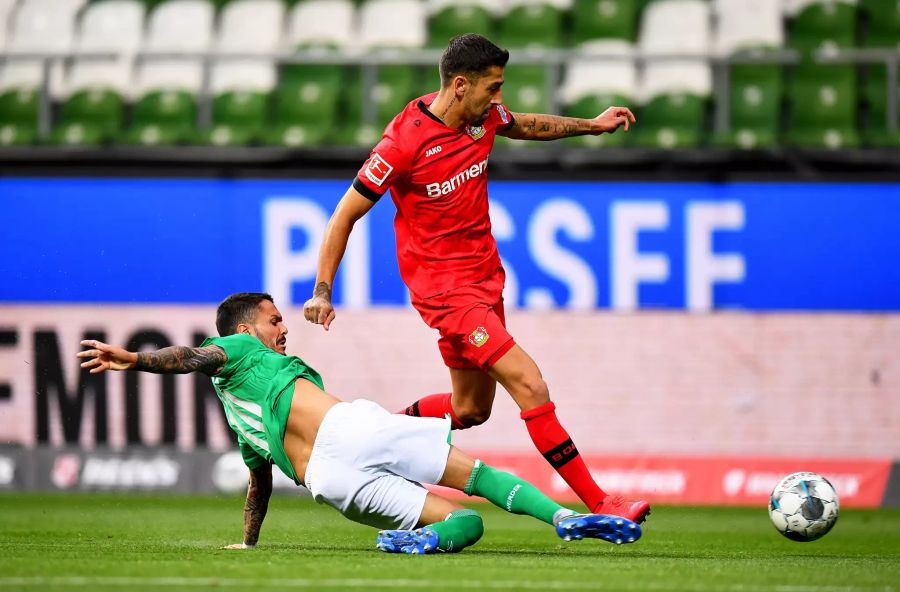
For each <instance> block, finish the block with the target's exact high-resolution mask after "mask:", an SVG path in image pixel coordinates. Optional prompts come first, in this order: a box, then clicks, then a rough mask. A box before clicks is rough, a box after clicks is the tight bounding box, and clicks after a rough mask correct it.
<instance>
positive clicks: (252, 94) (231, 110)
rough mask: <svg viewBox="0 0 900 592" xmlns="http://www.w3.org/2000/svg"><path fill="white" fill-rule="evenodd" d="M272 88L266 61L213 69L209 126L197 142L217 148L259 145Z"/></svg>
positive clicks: (272, 69) (232, 63) (272, 68)
mask: <svg viewBox="0 0 900 592" xmlns="http://www.w3.org/2000/svg"><path fill="white" fill-rule="evenodd" d="M274 86H275V66H274V65H273V64H270V63H268V62H267V61H263V62H259V61H256V60H252V61H247V62H241V61H227V62H221V63H218V64H216V65H215V66H213V69H212V73H211V77H210V92H211V94H212V96H213V97H214V99H213V105H212V126H211V127H210V129H209V130H205V131H203V132H201V133H200V134H198V136H197V141H198V142H199V143H202V144H213V145H217V146H224V145H237V144H251V143H254V142H258V141H260V140H261V138H262V135H263V130H264V128H265V126H266V124H267V122H268V108H267V106H268V100H269V93H270V92H271V90H272V88H273V87H274Z"/></svg>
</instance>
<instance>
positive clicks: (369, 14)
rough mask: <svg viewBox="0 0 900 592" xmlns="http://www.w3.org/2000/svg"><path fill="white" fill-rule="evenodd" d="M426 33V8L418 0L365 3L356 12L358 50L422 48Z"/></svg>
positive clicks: (380, 0)
mask: <svg viewBox="0 0 900 592" xmlns="http://www.w3.org/2000/svg"><path fill="white" fill-rule="evenodd" d="M426 29H427V18H426V15H425V6H424V4H423V3H422V2H419V0H367V1H366V2H364V3H363V4H362V6H360V9H359V36H358V46H359V47H360V48H362V49H371V48H376V47H388V48H404V49H415V48H419V47H424V46H425V41H426V37H427V31H426Z"/></svg>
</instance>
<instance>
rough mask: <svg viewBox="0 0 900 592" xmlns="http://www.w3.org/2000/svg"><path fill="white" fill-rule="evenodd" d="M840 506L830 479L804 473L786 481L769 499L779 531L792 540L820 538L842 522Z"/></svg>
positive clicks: (773, 522) (770, 509)
mask: <svg viewBox="0 0 900 592" xmlns="http://www.w3.org/2000/svg"><path fill="white" fill-rule="evenodd" d="M839 510H840V503H839V502H838V496H837V492H836V491H835V490H834V487H833V486H832V485H831V483H829V482H828V479H826V478H825V477H823V476H822V475H819V474H818V473H809V472H801V473H794V474H792V475H788V476H787V477H785V478H784V479H782V480H781V481H780V482H779V483H778V485H776V486H775V489H773V490H772V495H771V497H769V517H770V518H771V519H772V524H774V525H775V528H777V529H778V532H780V533H781V534H783V535H784V536H786V537H787V538H789V539H791V540H792V541H800V542H809V541H814V540H816V539H820V538H822V537H823V536H825V535H826V534H828V531H829V530H831V529H832V528H833V527H834V525H835V523H836V522H837V519H838V511H839Z"/></svg>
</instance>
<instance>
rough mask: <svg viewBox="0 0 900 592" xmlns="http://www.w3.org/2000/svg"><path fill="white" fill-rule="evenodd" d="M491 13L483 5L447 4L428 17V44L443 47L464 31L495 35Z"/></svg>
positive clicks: (486, 35)
mask: <svg viewBox="0 0 900 592" xmlns="http://www.w3.org/2000/svg"><path fill="white" fill-rule="evenodd" d="M493 29H494V27H493V19H492V17H491V13H490V12H488V11H487V9H485V8H484V7H482V6H475V5H471V4H459V5H456V6H447V7H445V8H443V9H441V10H439V11H437V12H436V13H434V14H433V15H431V17H430V18H429V19H428V46H429V47H437V48H443V47H446V46H447V42H448V41H450V40H451V39H453V38H454V37H456V36H457V35H461V34H463V33H479V34H481V35H484V36H485V37H488V38H491V37H493V32H494V31H493Z"/></svg>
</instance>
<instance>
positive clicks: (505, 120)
mask: <svg viewBox="0 0 900 592" xmlns="http://www.w3.org/2000/svg"><path fill="white" fill-rule="evenodd" d="M497 113H499V114H500V121H502V122H503V123H509V115H507V114H506V109H504V108H503V107H501V106H500V105H497Z"/></svg>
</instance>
